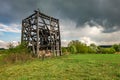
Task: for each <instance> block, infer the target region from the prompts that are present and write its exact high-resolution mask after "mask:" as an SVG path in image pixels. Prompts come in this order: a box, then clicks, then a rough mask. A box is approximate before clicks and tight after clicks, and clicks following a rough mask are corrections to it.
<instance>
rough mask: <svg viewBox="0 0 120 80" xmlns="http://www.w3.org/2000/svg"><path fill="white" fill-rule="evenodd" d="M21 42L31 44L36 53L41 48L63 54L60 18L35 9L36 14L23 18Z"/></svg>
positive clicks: (55, 53)
mask: <svg viewBox="0 0 120 80" xmlns="http://www.w3.org/2000/svg"><path fill="white" fill-rule="evenodd" d="M21 42H25V43H27V46H31V50H32V52H33V53H34V54H38V52H39V51H40V50H50V51H51V52H52V53H53V54H54V55H56V56H58V55H60V56H61V38H60V27H59V20H58V19H55V18H53V17H51V16H48V15H45V14H44V13H41V12H40V10H35V11H34V14H32V15H30V16H29V17H27V18H26V19H23V20H22V34H21Z"/></svg>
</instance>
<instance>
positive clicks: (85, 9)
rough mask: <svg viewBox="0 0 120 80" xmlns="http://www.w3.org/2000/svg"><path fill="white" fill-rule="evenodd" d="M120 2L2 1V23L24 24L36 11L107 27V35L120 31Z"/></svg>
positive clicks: (105, 29)
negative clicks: (23, 21) (26, 18)
mask: <svg viewBox="0 0 120 80" xmlns="http://www.w3.org/2000/svg"><path fill="white" fill-rule="evenodd" d="M119 4H120V0H0V7H2V8H0V22H20V21H21V19H24V18H25V17H27V16H28V15H30V14H31V13H32V12H33V10H35V9H37V8H40V10H41V11H42V12H44V13H46V14H48V15H50V16H54V17H57V18H60V19H65V18H67V19H70V20H73V21H74V22H76V27H82V25H84V24H85V23H86V22H87V23H88V24H89V25H91V26H94V25H96V24H99V25H101V26H103V28H104V31H103V32H107V33H109V32H114V31H116V30H119V29H120V5H119Z"/></svg>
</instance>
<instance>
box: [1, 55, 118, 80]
mask: <svg viewBox="0 0 120 80" xmlns="http://www.w3.org/2000/svg"><path fill="white" fill-rule="evenodd" d="M0 80H120V55H119V54H77V55H68V56H62V57H56V58H52V59H46V60H44V61H41V60H38V59H36V60H34V61H31V62H30V61H28V62H25V63H18V64H16V63H15V64H6V65H2V66H0Z"/></svg>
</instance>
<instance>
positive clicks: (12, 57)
mask: <svg viewBox="0 0 120 80" xmlns="http://www.w3.org/2000/svg"><path fill="white" fill-rule="evenodd" d="M4 52H5V53H6V55H4V57H3V59H2V62H4V63H14V62H19V61H22V62H25V61H27V60H32V59H33V57H32V54H30V53H29V50H28V48H27V47H26V45H25V43H22V44H21V45H18V46H16V47H15V48H9V49H7V50H5V51H4Z"/></svg>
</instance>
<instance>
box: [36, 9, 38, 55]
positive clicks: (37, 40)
mask: <svg viewBox="0 0 120 80" xmlns="http://www.w3.org/2000/svg"><path fill="white" fill-rule="evenodd" d="M36 16H37V24H36V27H37V28H36V29H37V30H36V31H37V51H36V52H37V54H38V53H39V25H38V22H39V20H38V17H39V11H37V14H36Z"/></svg>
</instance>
